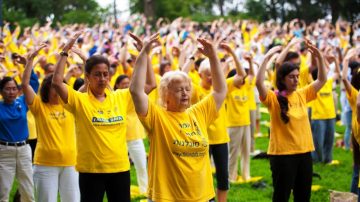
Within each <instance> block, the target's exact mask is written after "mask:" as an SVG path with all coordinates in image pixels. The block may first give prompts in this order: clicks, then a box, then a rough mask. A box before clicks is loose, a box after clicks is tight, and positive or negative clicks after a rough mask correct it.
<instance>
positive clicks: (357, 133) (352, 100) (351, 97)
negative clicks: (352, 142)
mask: <svg viewBox="0 0 360 202" xmlns="http://www.w3.org/2000/svg"><path fill="white" fill-rule="evenodd" d="M358 94H359V91H357V90H356V89H355V88H354V87H352V86H351V93H350V94H348V93H346V97H347V98H348V101H349V105H350V107H351V110H352V122H351V127H352V132H353V134H354V137H355V139H356V141H357V142H358V143H360V127H359V123H358V122H357V107H356V99H357V96H358Z"/></svg>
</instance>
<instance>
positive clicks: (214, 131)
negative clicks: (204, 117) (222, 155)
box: [193, 84, 230, 145]
mask: <svg viewBox="0 0 360 202" xmlns="http://www.w3.org/2000/svg"><path fill="white" fill-rule="evenodd" d="M193 92H194V95H193V97H194V98H195V99H196V102H200V101H201V100H202V99H204V98H205V97H206V96H207V95H209V94H210V93H211V89H205V88H203V87H201V86H198V85H195V84H193ZM226 121H227V120H226V109H225V103H223V104H222V105H221V107H220V109H219V117H218V118H217V119H216V120H215V121H214V122H213V123H212V124H211V125H210V126H209V127H208V128H207V133H208V136H209V144H210V145H214V144H223V143H227V142H229V141H230V137H229V135H228V133H227V130H226V123H227V122H226Z"/></svg>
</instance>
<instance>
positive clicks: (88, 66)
mask: <svg viewBox="0 0 360 202" xmlns="http://www.w3.org/2000/svg"><path fill="white" fill-rule="evenodd" d="M98 64H106V65H107V67H108V68H110V63H109V60H108V59H107V58H106V57H104V56H101V55H93V56H91V57H90V58H89V59H87V60H86V63H85V72H86V73H88V74H90V72H91V70H92V69H93V67H94V66H95V65H98Z"/></svg>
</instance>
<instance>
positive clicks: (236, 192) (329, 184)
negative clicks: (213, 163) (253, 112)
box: [11, 113, 352, 202]
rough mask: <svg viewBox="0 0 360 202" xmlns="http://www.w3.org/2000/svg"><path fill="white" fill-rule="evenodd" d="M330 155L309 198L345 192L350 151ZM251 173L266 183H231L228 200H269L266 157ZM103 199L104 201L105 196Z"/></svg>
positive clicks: (263, 143) (263, 141)
mask: <svg viewBox="0 0 360 202" xmlns="http://www.w3.org/2000/svg"><path fill="white" fill-rule="evenodd" d="M268 119H269V117H268V115H267V114H266V113H263V114H262V120H263V121H268ZM265 125H266V124H263V125H262V127H261V131H262V133H263V134H267V131H268V129H267V127H266V126H265ZM336 132H337V133H339V134H342V133H343V132H344V128H343V127H342V126H338V125H337V126H336ZM338 138H341V137H338ZM145 144H146V147H147V148H148V141H147V140H145ZM267 145H268V138H267V137H266V136H265V137H260V138H256V149H259V150H262V151H266V149H267ZM333 158H334V159H336V160H339V161H340V164H339V165H332V166H330V165H323V164H315V165H314V172H316V173H318V174H320V176H321V179H318V178H314V179H313V185H320V189H319V190H318V191H313V192H312V195H311V201H319V202H325V201H329V190H338V191H349V189H350V183H351V175H352V153H351V151H345V150H344V149H341V148H334V150H333ZM251 176H253V177H255V176H262V177H263V181H264V182H265V183H266V187H265V188H260V189H256V188H253V187H252V184H239V185H231V188H230V191H229V195H228V201H229V202H241V201H244V202H245V201H246V202H248V201H261V202H267V201H271V196H272V191H273V189H272V184H271V183H272V182H271V172H270V167H269V161H268V160H266V159H256V160H251ZM215 183H216V182H215ZM131 184H132V185H136V184H137V182H136V175H135V169H134V166H133V165H132V166H131ZM16 186H17V185H16V183H15V184H14V188H13V191H12V193H11V198H13V194H14V189H15V187H16ZM141 199H143V198H134V199H133V200H132V201H133V202H135V201H141ZM104 201H107V200H106V199H105V200H104Z"/></svg>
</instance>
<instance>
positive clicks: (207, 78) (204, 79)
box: [200, 69, 212, 88]
mask: <svg viewBox="0 0 360 202" xmlns="http://www.w3.org/2000/svg"><path fill="white" fill-rule="evenodd" d="M200 78H201V85H202V86H203V87H205V88H210V87H211V85H212V78H211V71H210V69H205V70H204V71H202V72H201V73H200Z"/></svg>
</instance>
